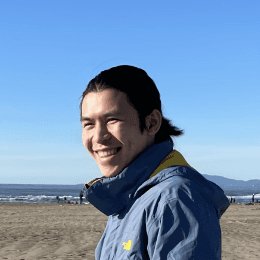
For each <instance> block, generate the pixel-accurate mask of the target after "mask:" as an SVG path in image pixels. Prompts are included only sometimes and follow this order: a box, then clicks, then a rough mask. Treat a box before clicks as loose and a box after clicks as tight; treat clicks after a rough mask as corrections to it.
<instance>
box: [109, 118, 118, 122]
mask: <svg viewBox="0 0 260 260" xmlns="http://www.w3.org/2000/svg"><path fill="white" fill-rule="evenodd" d="M107 121H108V122H109V121H119V120H118V119H116V118H109V119H108V120H107Z"/></svg>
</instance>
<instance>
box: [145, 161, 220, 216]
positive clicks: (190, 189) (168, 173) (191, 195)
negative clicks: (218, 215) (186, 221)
mask: <svg viewBox="0 0 260 260" xmlns="http://www.w3.org/2000/svg"><path fill="white" fill-rule="evenodd" d="M183 171H190V170H189V169H188V167H181V166H180V167H172V168H169V169H167V170H164V171H162V172H161V173H160V176H158V178H160V179H161V180H160V181H159V182H158V183H157V184H155V185H154V186H153V187H152V188H150V189H149V190H148V191H147V192H146V193H145V194H144V195H143V196H144V197H143V199H144V201H146V205H144V206H145V209H146V213H147V216H149V218H150V220H152V219H156V218H158V217H160V216H162V215H163V214H165V211H168V210H170V211H171V212H174V211H176V210H180V209H181V210H183V211H186V210H189V211H190V212H193V213H194V214H196V212H198V211H199V210H202V211H204V212H205V211H207V212H208V211H210V212H212V213H213V212H215V208H214V206H213V204H212V202H211V200H210V198H209V196H208V193H207V192H205V189H206V187H205V186H204V185H203V184H201V183H200V180H198V179H196V178H194V176H193V177H191V176H185V175H184V174H181V173H182V172H183ZM194 172H195V171H194V170H192V169H191V171H190V174H192V173H193V174H194V175H195V177H197V174H198V175H200V174H199V173H194ZM178 173H180V174H178ZM203 178H204V177H203ZM143 199H142V200H143Z"/></svg>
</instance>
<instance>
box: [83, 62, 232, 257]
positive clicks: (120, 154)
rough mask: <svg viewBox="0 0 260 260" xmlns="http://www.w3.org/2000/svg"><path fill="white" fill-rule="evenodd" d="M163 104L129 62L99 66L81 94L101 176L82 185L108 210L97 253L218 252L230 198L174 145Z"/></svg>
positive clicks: (87, 136)
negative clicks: (112, 66)
mask: <svg viewBox="0 0 260 260" xmlns="http://www.w3.org/2000/svg"><path fill="white" fill-rule="evenodd" d="M171 98H172V102H174V99H178V96H172V97H171ZM161 106H162V105H161V100H160V93H159V91H158V89H157V87H156V85H155V83H154V81H153V80H152V79H151V78H150V77H149V76H148V75H147V73H146V72H145V71H144V70H142V69H139V68H136V67H133V66H126V65H122V66H118V67H114V68H111V69H109V70H105V71H102V72H101V73H100V74H99V75H97V76H96V77H95V78H93V79H92V80H91V81H90V82H89V84H88V86H87V88H86V90H85V91H84V92H83V94H82V100H81V104H80V109H81V122H82V127H83V131H82V140H83V144H84V146H85V147H86V149H87V150H88V152H89V153H90V155H91V156H92V157H93V158H94V159H95V161H96V163H97V165H98V166H99V168H100V170H101V173H102V175H103V177H100V178H95V179H94V180H92V181H90V182H89V183H87V184H85V192H86V199H87V200H88V201H89V202H90V203H91V204H92V205H93V206H94V207H96V208H97V209H98V210H100V211H101V212H102V213H104V214H106V215H107V216H108V222H107V226H106V229H105V231H104V233H103V235H102V237H101V239H100V241H99V243H98V245H97V248H96V250H95V256H96V259H99V260H105V259H116V260H123V259H130V258H131V259H140V260H141V259H143V260H144V259H153V260H159V259H160V260H166V259H176V260H177V259H195V260H199V259H200V260H201V259H207V260H208V259H214V260H216V259H219V260H220V259H221V250H222V248H221V228H220V224H219V219H220V217H221V216H222V214H223V213H224V212H225V211H226V209H227V208H228V206H229V205H230V203H229V200H228V198H227V197H226V196H225V195H224V192H223V190H222V189H221V188H220V187H219V186H217V185H216V184H214V183H213V182H210V181H208V180H207V179H206V178H204V177H203V176H202V175H201V174H200V173H199V172H198V171H196V170H195V169H194V168H192V167H191V166H190V165H189V164H188V163H187V161H186V160H185V158H184V157H183V156H182V154H180V153H179V152H178V151H177V150H175V149H173V147H174V142H173V140H172V138H174V137H178V136H181V135H182V134H183V130H180V129H179V128H178V127H176V126H174V125H173V124H172V123H171V121H170V120H169V119H167V118H166V117H164V116H163V113H162V108H161ZM175 112H176V113H177V111H175Z"/></svg>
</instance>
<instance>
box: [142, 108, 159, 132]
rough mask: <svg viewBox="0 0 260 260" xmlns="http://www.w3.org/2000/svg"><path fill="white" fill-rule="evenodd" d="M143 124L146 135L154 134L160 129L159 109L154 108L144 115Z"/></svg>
mask: <svg viewBox="0 0 260 260" xmlns="http://www.w3.org/2000/svg"><path fill="white" fill-rule="evenodd" d="M145 124H146V128H147V132H148V135H153V136H155V134H156V133H157V132H158V131H159V130H160V128H161V125H162V115H161V113H160V111H159V110H157V109H154V110H153V112H152V113H151V114H150V115H149V116H146V118H145Z"/></svg>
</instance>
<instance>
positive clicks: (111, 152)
mask: <svg viewBox="0 0 260 260" xmlns="http://www.w3.org/2000/svg"><path fill="white" fill-rule="evenodd" d="M120 149H121V147H118V148H115V149H111V150H108V151H98V152H96V153H97V154H98V155H99V157H101V158H106V157H109V156H112V155H115V154H116V153H117V152H119V150H120Z"/></svg>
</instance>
